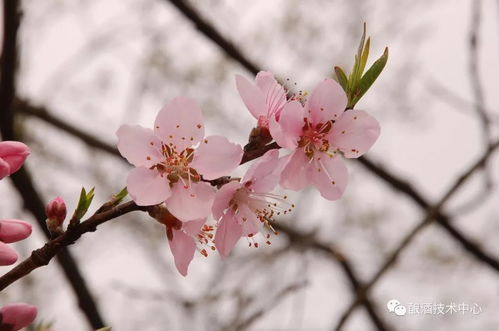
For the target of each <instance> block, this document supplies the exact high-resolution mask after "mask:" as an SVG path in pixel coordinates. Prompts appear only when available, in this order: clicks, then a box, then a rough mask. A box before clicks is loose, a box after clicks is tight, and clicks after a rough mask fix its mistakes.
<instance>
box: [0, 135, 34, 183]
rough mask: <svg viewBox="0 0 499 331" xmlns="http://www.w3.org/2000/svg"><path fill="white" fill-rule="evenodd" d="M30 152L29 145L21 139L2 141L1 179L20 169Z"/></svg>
mask: <svg viewBox="0 0 499 331" xmlns="http://www.w3.org/2000/svg"><path fill="white" fill-rule="evenodd" d="M29 153H30V151H29V148H28V146H26V145H25V144H23V143H21V142H19V141H0V179H2V178H4V177H6V176H10V175H12V174H13V173H14V172H16V171H17V170H19V168H21V166H22V165H23V163H24V161H25V160H26V158H27V157H28V155H29Z"/></svg>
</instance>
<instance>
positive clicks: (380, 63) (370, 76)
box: [348, 47, 388, 108]
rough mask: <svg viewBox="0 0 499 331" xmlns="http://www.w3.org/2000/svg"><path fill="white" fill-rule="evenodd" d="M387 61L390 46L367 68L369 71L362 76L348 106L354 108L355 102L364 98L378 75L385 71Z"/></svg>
mask: <svg viewBox="0 0 499 331" xmlns="http://www.w3.org/2000/svg"><path fill="white" fill-rule="evenodd" d="M386 61H388V47H387V48H385V51H384V52H383V55H381V57H380V58H379V59H377V60H376V61H375V62H374V63H373V65H372V66H371V67H370V68H369V70H367V72H366V73H365V74H364V76H362V78H361V80H360V82H359V86H358V87H357V89H356V91H355V93H354V95H353V96H352V101H351V103H350V104H349V105H348V108H353V106H355V104H356V103H357V102H358V101H359V100H360V98H362V96H363V95H364V94H365V93H366V92H367V90H369V88H370V87H371V85H372V84H373V83H374V81H375V80H376V79H377V78H378V76H379V75H380V74H381V72H382V71H383V68H384V67H385V65H386Z"/></svg>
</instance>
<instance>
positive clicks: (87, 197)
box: [73, 188, 94, 220]
mask: <svg viewBox="0 0 499 331" xmlns="http://www.w3.org/2000/svg"><path fill="white" fill-rule="evenodd" d="M93 198H94V188H92V189H91V190H90V191H88V193H87V192H86V191H85V188H82V189H81V193H80V200H79V201H78V206H77V207H76V210H75V212H74V215H73V219H78V220H79V219H81V218H82V217H83V216H84V215H85V214H86V212H87V210H88V208H89V207H90V204H91V203H92V200H93Z"/></svg>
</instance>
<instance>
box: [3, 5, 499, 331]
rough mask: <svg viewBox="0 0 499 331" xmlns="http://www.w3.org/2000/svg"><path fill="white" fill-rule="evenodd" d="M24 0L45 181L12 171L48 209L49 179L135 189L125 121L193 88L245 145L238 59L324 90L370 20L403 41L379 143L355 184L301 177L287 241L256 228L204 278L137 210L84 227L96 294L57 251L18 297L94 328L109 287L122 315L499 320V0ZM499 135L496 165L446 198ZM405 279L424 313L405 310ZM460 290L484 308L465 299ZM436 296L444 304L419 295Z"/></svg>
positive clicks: (175, 320) (36, 237)
mask: <svg viewBox="0 0 499 331" xmlns="http://www.w3.org/2000/svg"><path fill="white" fill-rule="evenodd" d="M5 1H7V0H5ZM21 7H22V17H21V19H20V22H21V23H20V27H19V32H18V36H17V38H18V48H17V51H18V57H19V58H18V66H17V75H16V80H17V83H16V91H15V93H16V94H15V95H16V100H15V102H14V105H13V107H14V108H13V109H14V113H15V134H16V136H17V138H18V139H19V140H21V141H23V142H25V143H26V144H28V145H29V146H30V148H31V149H32V154H31V156H30V157H29V159H28V161H27V163H26V165H25V167H24V168H25V173H23V174H24V175H25V174H26V173H27V174H29V175H30V176H31V184H33V186H30V185H28V186H26V185H27V184H26V183H24V184H19V183H20V182H18V185H12V184H13V181H11V180H10V179H5V180H3V181H1V182H0V196H1V198H0V218H19V219H24V220H26V221H29V222H31V223H32V224H34V225H35V224H36V223H37V221H36V217H34V215H36V214H37V212H36V206H33V205H36V203H32V204H30V203H29V201H31V202H33V201H34V200H33V199H34V198H33V193H36V194H37V195H38V197H39V198H41V202H43V203H44V204H45V203H46V202H47V201H49V200H50V199H52V198H54V197H55V196H57V195H60V196H62V197H63V198H64V200H65V201H66V202H67V204H68V207H69V210H72V209H73V208H74V207H75V205H76V202H77V199H78V195H79V191H80V190H81V187H82V186H83V187H86V188H91V187H94V186H95V187H96V199H95V202H94V204H93V208H94V209H93V210H95V208H97V206H99V205H100V204H101V203H103V202H104V201H106V200H107V199H109V197H110V196H111V195H112V194H114V193H116V192H118V191H119V190H120V189H121V188H122V187H123V186H124V185H125V181H126V175H127V172H128V171H129V169H130V166H129V165H128V164H127V163H126V162H124V160H123V159H122V158H121V157H119V156H117V155H116V154H115V153H114V149H113V148H114V146H115V144H116V141H117V139H116V136H115V131H116V130H117V129H118V127H119V126H120V125H121V124H124V123H128V124H140V125H143V126H146V127H150V126H151V125H152V123H153V121H154V118H155V116H156V114H157V112H158V111H159V109H160V108H161V107H162V105H164V104H165V103H166V102H167V101H168V100H170V99H172V98H173V97H175V96H178V95H185V96H190V97H192V98H194V99H196V100H197V101H198V102H199V104H200V105H201V107H202V109H203V111H204V115H205V118H206V121H207V123H206V128H207V133H208V134H221V135H225V136H227V137H228V138H229V139H231V140H233V141H236V142H238V143H240V144H242V145H244V144H245V143H246V142H247V136H248V133H249V132H250V130H251V128H252V127H253V126H254V124H255V120H254V119H253V118H252V117H251V115H250V114H249V112H248V111H247V110H246V108H245V107H244V104H243V103H242V101H241V99H240V98H239V95H238V93H237V90H236V87H235V80H234V75H235V74H243V75H245V76H246V77H248V78H252V77H253V76H254V74H253V73H252V72H251V71H253V70H255V69H257V70H259V69H264V70H269V71H272V72H273V73H274V74H275V75H276V76H277V77H280V78H281V79H283V80H285V79H286V78H289V79H290V82H292V83H294V82H296V83H297V86H298V87H299V89H303V90H305V91H311V90H312V89H313V87H314V86H315V84H316V83H317V82H318V81H320V80H321V79H323V78H324V77H333V67H334V66H335V65H339V66H341V67H343V68H344V69H346V70H348V71H349V70H350V68H351V66H352V64H353V55H354V54H355V52H356V49H357V46H358V42H359V39H360V36H361V34H362V24H363V22H367V28H368V35H370V36H371V37H372V40H371V54H372V55H371V61H370V62H372V60H374V59H376V58H377V57H379V56H380V55H381V54H382V52H383V49H384V47H385V46H388V47H389V49H390V57H389V60H388V64H387V66H386V68H385V70H384V72H383V73H382V74H381V76H380V78H379V79H378V81H376V83H375V84H374V85H373V87H372V88H371V90H370V91H369V92H368V93H367V94H366V95H365V96H364V97H363V99H362V100H361V101H360V102H359V103H358V105H357V106H356V108H359V109H364V110H366V111H368V112H369V113H370V114H372V115H373V116H375V117H376V118H377V119H378V120H379V122H380V124H381V127H382V133H381V136H380V138H379V140H378V141H377V143H376V144H375V145H374V147H373V148H372V149H371V151H370V152H369V153H368V154H367V159H365V160H363V161H360V162H359V161H358V160H348V165H347V166H348V168H349V173H350V177H349V180H350V183H349V186H348V187H347V190H346V193H345V195H344V197H343V198H342V199H341V200H339V201H335V202H330V201H326V200H324V199H322V198H321V197H320V195H319V193H318V192H317V191H315V190H312V189H310V190H305V191H304V192H300V193H290V192H287V193H286V194H288V195H289V197H290V200H292V201H293V202H294V203H295V204H296V205H297V207H296V208H295V211H294V212H293V213H291V214H290V215H288V216H286V217H283V218H279V219H278V220H277V222H278V223H279V224H281V225H282V227H283V228H282V231H281V233H280V234H279V235H278V236H276V237H275V238H274V239H273V241H272V246H270V247H269V246H266V245H261V246H260V248H258V249H255V248H253V247H251V248H249V247H248V245H247V243H246V242H245V241H244V240H241V242H240V243H239V244H238V246H237V247H236V249H235V250H234V251H233V253H232V254H231V256H230V257H229V258H227V259H225V260H223V261H222V260H221V259H220V258H219V257H218V255H216V254H212V255H210V256H209V257H208V258H205V257H203V256H202V255H201V254H196V256H195V258H194V260H193V262H192V264H191V266H190V269H189V275H188V276H187V277H185V278H184V277H182V276H181V275H180V274H179V273H178V272H177V271H176V269H175V266H174V264H173V259H172V257H171V253H170V251H169V248H168V243H167V241H166V237H165V234H164V230H163V228H162V227H161V226H160V225H159V224H157V223H156V222H154V221H152V219H150V218H149V217H148V216H147V215H146V214H144V213H133V214H129V215H126V216H124V217H121V218H119V219H117V220H114V221H111V222H108V223H106V224H104V225H103V226H101V227H99V229H98V231H96V232H95V233H90V234H87V235H85V236H84V237H83V238H81V239H80V240H79V241H78V242H77V243H76V245H74V246H72V247H70V253H71V255H72V258H73V259H74V261H75V263H76V265H77V267H78V269H79V271H80V273H81V276H82V277H83V279H81V280H80V279H79V280H78V281H76V282H75V278H74V275H73V276H70V277H69V278H70V279H73V282H74V283H76V286H81V285H82V284H86V288H87V289H88V292H89V293H90V295H91V297H92V299H93V300H91V301H92V302H90V303H88V302H86V303H83V304H81V305H80V306H82V307H83V309H80V308H79V304H78V296H77V295H75V291H74V289H73V288H72V286H70V283H69V282H68V277H66V276H65V273H64V272H63V269H62V268H61V266H60V264H59V263H58V262H57V261H56V260H53V261H52V262H51V263H50V264H49V265H48V266H47V267H44V268H42V269H38V270H36V271H35V272H33V273H32V274H31V275H29V276H28V277H25V278H24V279H22V281H19V282H17V283H15V284H13V285H12V286H10V287H9V288H7V289H6V290H4V291H2V292H1V293H0V302H1V303H5V302H13V301H24V302H30V303H33V304H36V305H37V306H38V308H39V313H38V318H37V321H38V322H44V323H49V322H51V323H53V325H52V328H51V330H54V331H59V330H72V331H83V330H90V329H91V323H90V322H89V321H93V323H96V320H97V321H98V320H99V318H98V317H96V312H95V311H94V312H93V313H89V311H91V310H92V308H91V307H92V306H93V307H94V309H95V310H97V312H98V316H99V317H100V320H102V321H103V322H104V323H105V325H109V326H112V327H113V330H118V331H128V330H144V331H148V330H150V331H153V330H154V331H155V330H304V331H305V330H307V331H309V330H310V331H312V330H318V331H319V330H320V331H322V330H340V329H341V330H352V331H354V330H360V331H363V330H495V329H497V328H498V326H499V314H498V311H499V284H498V282H497V280H498V275H499V263H498V262H497V260H499V240H498V239H497V238H498V236H499V222H498V218H499V216H498V215H499V204H498V198H499V194H498V190H497V185H498V184H499V170H498V169H499V158H498V156H497V155H494V154H493V153H492V152H487V146H488V144H489V143H490V142H492V141H494V139H497V136H498V133H499V132H498V124H499V112H498V110H497V105H499V93H497V91H498V90H497V89H498V86H499V78H498V77H499V33H498V32H499V2H498V1H493V0H483V1H480V0H440V1H430V0H420V1H410V0H376V1H375V0H354V1H341V0H330V1H325V0H314V1H299V0H275V1H264V0H257V1H251V2H250V1H215V0H204V1H186V2H183V1H180V0H171V1H168V0H140V1H137V0H119V1H118V0H107V1H97V0H85V1H83V0H46V1H36V0H25V1H22V2H21ZM4 19H5V18H4ZM220 38H222V39H225V40H227V41H228V42H229V46H227V45H226V44H224V41H223V40H222V41H221V39H220ZM230 45H233V46H234V47H233V48H231V47H230ZM0 111H2V110H0ZM497 154H499V153H497ZM484 155H488V156H490V158H489V159H488V161H489V162H488V163H487V166H486V167H480V168H477V169H475V170H474V171H473V174H472V176H471V177H470V178H469V180H468V181H466V182H465V183H464V184H463V185H462V186H460V187H459V188H458V189H457V190H455V191H452V196H450V197H449V199H448V201H447V200H446V201H445V204H443V206H438V210H435V209H433V210H432V208H431V206H435V205H438V204H439V202H441V199H442V197H443V196H444V195H445V194H446V193H447V192H448V191H449V190H450V189H451V188H452V185H454V183H455V182H456V180H458V178H459V176H461V175H462V174H463V173H464V172H466V171H467V170H468V169H470V167H472V165H473V164H474V163H476V162H477V160H479V159H480V158H481V157H482V156H484ZM243 171H244V167H241V169H239V170H238V173H239V174H241V173H243ZM23 174H21V175H20V176H24V175H23ZM236 175H237V174H236ZM15 178H17V177H14V176H13V177H12V179H14V180H16V179H15ZM23 185H24V186H23ZM33 188H34V189H36V191H34V190H33ZM35 200H36V199H35ZM23 201H24V202H23ZM26 201H28V203H26ZM25 207H27V208H25ZM440 207H442V208H440ZM428 213H429V214H430V216H428ZM38 216H39V213H38ZM39 218H40V216H39ZM45 241H46V239H45V237H44V235H43V231H42V230H41V228H40V227H38V226H37V225H35V226H34V234H33V235H32V237H30V238H29V239H28V240H25V241H23V242H20V243H16V244H15V247H16V249H17V250H18V252H19V253H20V256H21V258H25V257H27V256H29V254H30V252H31V251H32V250H34V249H36V248H38V247H40V246H42V245H43V243H44V242H45ZM262 242H263V241H262ZM10 268H11V267H0V273H2V274H3V273H5V272H7V271H8V270H10ZM380 270H381V272H379V271H380ZM71 277H73V278H71ZM373 278H374V281H373ZM366 284H368V287H369V289H368V290H366V291H364V290H363V289H365V285H366ZM364 294H365V295H364ZM391 299H397V300H399V301H400V302H401V304H402V305H404V306H405V307H406V308H407V314H406V315H405V316H397V315H395V314H394V313H392V312H389V311H388V310H387V307H386V304H387V302H388V301H389V300H391ZM80 300H81V297H80ZM353 302H357V303H358V305H353V306H352V303H353ZM453 303H454V304H456V305H459V304H467V305H469V309H468V310H466V309H464V308H465V307H466V306H461V307H462V308H463V309H461V310H459V311H456V312H454V311H453V310H452V309H450V310H448V308H447V307H449V306H452V304H453ZM89 304H90V306H89ZM438 304H443V305H444V306H445V307H446V308H445V310H446V311H445V313H444V314H438V313H437V312H436V311H435V310H434V308H435V306H436V305H438ZM423 305H426V306H428V305H431V306H432V307H433V310H432V312H431V313H430V312H429V311H425V312H424V311H423V309H422V308H421V310H419V309H416V307H422V306H423ZM89 307H90V308H89ZM352 307H353V308H352ZM477 307H479V308H480V309H479V310H478V309H477ZM473 308H476V309H474V310H473Z"/></svg>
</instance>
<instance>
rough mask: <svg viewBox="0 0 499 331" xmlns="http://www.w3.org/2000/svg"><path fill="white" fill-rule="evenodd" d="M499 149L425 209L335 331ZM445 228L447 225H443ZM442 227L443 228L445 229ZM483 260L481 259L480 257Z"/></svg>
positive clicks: (493, 146)
mask: <svg viewBox="0 0 499 331" xmlns="http://www.w3.org/2000/svg"><path fill="white" fill-rule="evenodd" d="M498 147H499V141H496V142H495V143H493V144H491V145H490V147H489V148H488V149H487V151H486V152H485V153H484V154H483V155H482V157H480V158H479V159H478V160H477V161H476V162H475V163H473V164H472V165H471V166H470V168H468V170H466V171H465V172H464V173H463V174H461V175H460V176H459V177H458V178H457V179H456V181H455V182H454V183H453V185H452V186H451V187H450V189H449V190H448V191H447V192H446V193H445V194H444V196H443V197H442V198H441V199H440V200H439V201H438V202H437V203H436V204H435V205H434V206H432V207H429V208H428V209H427V213H426V216H425V217H424V219H423V220H422V221H421V222H419V223H418V224H417V225H416V226H415V227H414V228H413V229H412V230H411V231H410V232H409V233H408V234H407V235H406V236H405V237H404V238H403V239H402V241H401V242H400V243H399V245H398V246H397V248H396V249H394V250H393V251H392V253H391V254H390V255H389V257H388V258H387V259H386V260H385V262H384V263H383V265H382V266H381V267H380V268H379V269H378V271H377V272H376V273H375V274H374V276H373V277H372V278H371V280H370V281H369V282H368V283H367V284H366V285H365V286H364V287H363V288H362V289H361V290H360V291H359V292H358V293H357V297H356V298H355V300H354V301H353V302H352V303H351V305H350V306H349V307H348V308H347V309H346V311H345V312H344V313H343V314H342V315H341V318H340V320H339V322H338V324H337V325H336V327H335V328H334V330H335V331H339V330H341V329H342V327H343V326H344V324H345V322H346V321H347V320H348V318H349V317H350V316H351V314H352V313H353V312H354V311H355V308H356V307H357V306H358V305H359V304H361V303H362V301H363V300H365V299H366V295H367V293H368V292H369V290H370V289H371V288H372V287H373V286H374V285H375V284H376V283H377V282H378V280H379V279H380V278H381V277H382V276H383V275H384V274H385V273H386V272H387V271H388V270H389V268H390V267H391V266H392V265H393V263H395V262H396V261H397V259H398V257H399V256H400V254H401V253H402V252H403V251H404V250H405V248H407V247H408V245H409V244H410V243H411V242H412V240H413V239H414V238H415V237H416V235H417V234H418V233H419V232H421V230H423V229H424V228H425V227H426V226H427V225H428V224H430V223H432V221H435V220H436V221H437V222H439V223H440V224H442V214H441V212H440V210H441V209H442V208H443V207H444V205H445V204H446V203H447V201H448V200H449V199H450V198H451V197H452V196H453V195H454V194H455V193H456V192H457V191H458V190H459V188H460V187H461V186H462V185H464V184H465V183H466V182H467V181H468V180H469V179H470V177H471V176H472V175H473V174H474V173H475V172H476V171H477V170H479V169H481V168H483V167H485V165H486V163H487V161H488V159H489V158H490V157H491V156H492V154H493V152H494V151H495V150H496V149H497V148H498ZM443 224H445V226H447V225H448V224H449V223H448V222H445V223H443ZM445 226H444V228H446V227H445ZM482 258H483V257H482ZM489 262H490V263H491V265H492V266H493V267H494V268H495V270H499V264H498V263H497V261H496V260H494V259H492V261H489Z"/></svg>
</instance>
